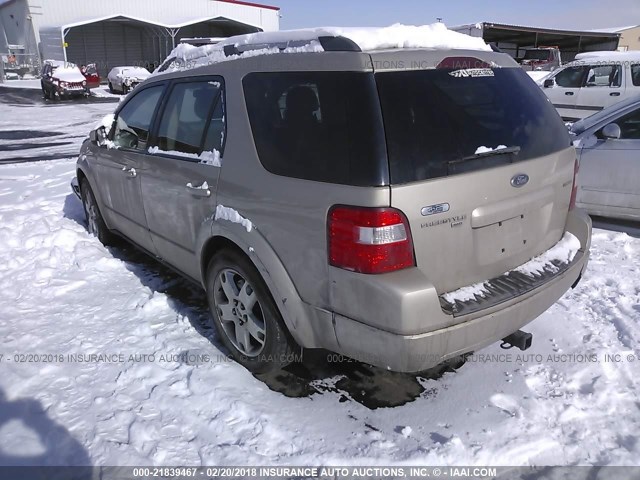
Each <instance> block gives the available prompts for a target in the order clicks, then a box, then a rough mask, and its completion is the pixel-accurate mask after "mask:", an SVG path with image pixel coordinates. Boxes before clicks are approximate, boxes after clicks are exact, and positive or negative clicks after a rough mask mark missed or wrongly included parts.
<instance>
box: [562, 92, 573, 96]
mask: <svg viewBox="0 0 640 480" xmlns="http://www.w3.org/2000/svg"><path fill="white" fill-rule="evenodd" d="M564 94H565V95H569V96H571V95H573V92H564Z"/></svg>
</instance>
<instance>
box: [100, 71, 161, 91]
mask: <svg viewBox="0 0 640 480" xmlns="http://www.w3.org/2000/svg"><path fill="white" fill-rule="evenodd" d="M150 76H151V73H149V70H147V69H146V68H143V67H114V68H112V69H111V71H110V72H109V75H107V80H108V82H109V91H110V92H111V93H116V92H120V93H129V91H131V90H133V89H134V88H135V87H136V86H137V85H138V84H139V83H142V82H144V81H145V80H146V79H147V78H149V77H150Z"/></svg>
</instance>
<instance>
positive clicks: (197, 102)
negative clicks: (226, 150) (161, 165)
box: [157, 80, 224, 155]
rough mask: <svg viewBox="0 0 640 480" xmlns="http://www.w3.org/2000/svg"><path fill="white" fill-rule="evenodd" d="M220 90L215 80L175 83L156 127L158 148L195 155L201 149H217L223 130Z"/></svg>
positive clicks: (220, 84) (200, 151)
mask: <svg viewBox="0 0 640 480" xmlns="http://www.w3.org/2000/svg"><path fill="white" fill-rule="evenodd" d="M221 92H222V83H221V82H218V81H211V80H203V81H197V82H187V83H177V84H175V85H174V86H173V89H172V90H171V94H170V95H169V99H168V100H167V104H166V106H165V108H164V112H163V114H162V119H161V121H160V126H159V128H158V140H157V144H158V147H159V148H160V150H163V151H166V152H172V151H173V152H180V153H187V154H196V155H198V154H200V153H202V152H203V148H204V150H209V151H211V150H213V149H214V148H215V149H216V150H218V151H220V149H221V144H222V135H223V134H222V132H223V131H224V130H223V128H224V120H223V111H222V101H221ZM218 106H219V108H216V107H218ZM205 134H206V135H205ZM203 145H205V146H204V147H203Z"/></svg>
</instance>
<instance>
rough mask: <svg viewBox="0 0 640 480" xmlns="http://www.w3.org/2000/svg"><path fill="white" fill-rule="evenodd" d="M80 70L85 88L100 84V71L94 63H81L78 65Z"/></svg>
mask: <svg viewBox="0 0 640 480" xmlns="http://www.w3.org/2000/svg"><path fill="white" fill-rule="evenodd" d="M80 71H81V72H82V75H84V78H85V80H86V81H87V88H89V89H91V88H98V87H99V86H100V73H99V72H98V67H96V64H95V63H90V64H89V65H87V66H84V65H83V66H82V67H80Z"/></svg>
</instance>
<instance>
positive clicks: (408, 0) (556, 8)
mask: <svg viewBox="0 0 640 480" xmlns="http://www.w3.org/2000/svg"><path fill="white" fill-rule="evenodd" d="M265 3H269V2H265ZM271 4H273V5H278V6H280V7H281V8H282V11H281V14H282V19H281V23H280V28H281V29H283V30H284V29H292V28H302V27H312V26H383V25H390V24H392V23H397V22H400V23H405V24H414V25H417V24H425V23H432V22H435V21H436V18H438V17H441V18H443V19H444V22H445V23H446V24H447V25H450V26H453V25H459V24H464V23H476V22H481V21H488V22H500V23H513V24H519V25H530V26H536V27H552V28H556V27H557V28H571V29H577V30H579V29H596V28H608V27H619V26H620V27H622V26H629V25H639V24H640V0H613V1H611V0H609V1H607V0H524V1H523V0H484V1H483V0H392V1H390V0H323V1H322V2H310V1H309V0H272V1H271ZM487 5H490V6H487Z"/></svg>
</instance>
